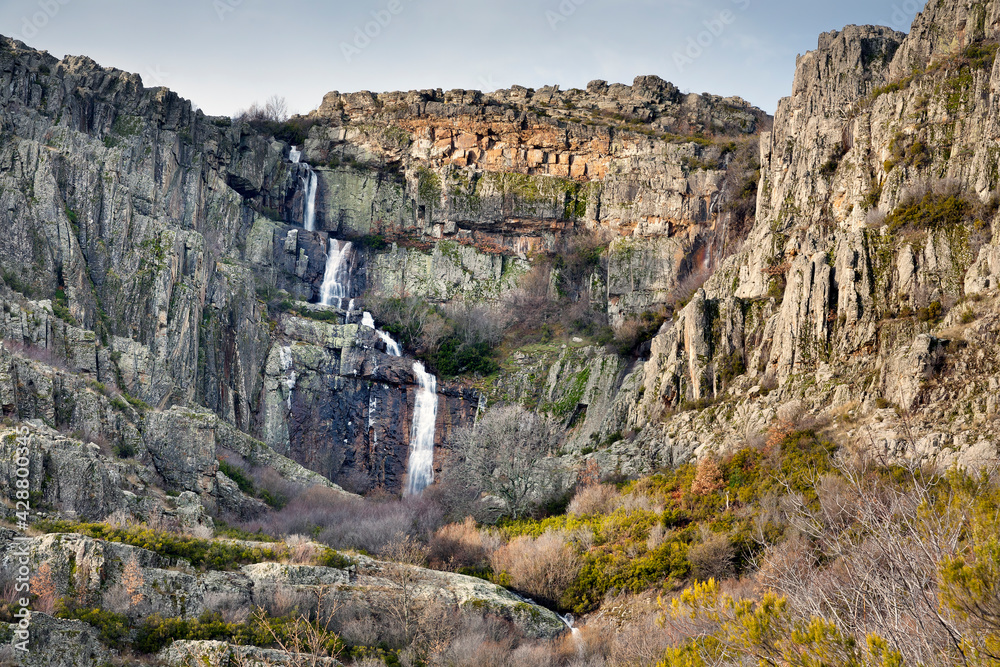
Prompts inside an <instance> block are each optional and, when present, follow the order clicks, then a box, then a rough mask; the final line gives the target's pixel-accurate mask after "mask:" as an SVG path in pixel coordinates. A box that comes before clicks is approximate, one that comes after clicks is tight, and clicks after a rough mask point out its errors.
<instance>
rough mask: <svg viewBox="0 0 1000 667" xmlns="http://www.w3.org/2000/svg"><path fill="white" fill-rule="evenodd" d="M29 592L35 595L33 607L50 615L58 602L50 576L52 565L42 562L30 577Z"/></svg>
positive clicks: (56, 592) (53, 582) (57, 595)
mask: <svg viewBox="0 0 1000 667" xmlns="http://www.w3.org/2000/svg"><path fill="white" fill-rule="evenodd" d="M30 584H31V593H32V594H33V595H35V596H37V598H36V600H35V603H34V609H35V611H39V612H41V613H43V614H48V615H50V616H51V615H52V614H53V613H54V612H55V610H56V606H57V605H58V603H59V592H58V590H56V582H55V580H54V579H53V578H52V566H51V565H49V564H48V563H42V565H41V567H39V568H38V571H37V572H35V574H34V575H33V576H32V577H31V581H30Z"/></svg>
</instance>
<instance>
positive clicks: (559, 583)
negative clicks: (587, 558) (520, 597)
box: [490, 533, 582, 606]
mask: <svg viewBox="0 0 1000 667" xmlns="http://www.w3.org/2000/svg"><path fill="white" fill-rule="evenodd" d="M490 564H491V565H492V567H493V571H494V572H496V573H497V574H498V575H499V574H501V573H504V576H506V577H507V578H508V579H509V581H510V586H511V587H512V588H514V589H515V590H518V591H521V592H522V593H525V594H527V595H529V596H530V597H532V598H534V599H536V600H539V601H541V602H543V603H547V604H549V605H551V606H557V605H558V604H559V601H560V599H561V598H562V596H563V593H565V592H566V589H567V588H569V585H570V584H571V583H572V582H573V580H574V579H575V578H576V575H577V573H578V572H579V571H580V567H581V565H582V561H581V560H580V557H579V555H577V553H576V552H575V551H574V550H573V549H572V547H571V546H570V545H569V544H567V542H566V540H565V539H563V537H562V536H561V535H558V534H556V533H545V534H544V535H542V536H540V537H538V538H531V537H529V536H527V535H522V536H521V537H517V538H514V539H513V540H511V542H510V543H509V544H507V545H506V546H505V547H502V548H500V549H498V550H497V551H495V552H494V553H493V555H492V556H491V558H490Z"/></svg>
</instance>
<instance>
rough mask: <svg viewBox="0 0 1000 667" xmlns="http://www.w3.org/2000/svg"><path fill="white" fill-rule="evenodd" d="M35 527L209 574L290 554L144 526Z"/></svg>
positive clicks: (70, 524)
mask: <svg viewBox="0 0 1000 667" xmlns="http://www.w3.org/2000/svg"><path fill="white" fill-rule="evenodd" d="M35 527H36V528H38V529H39V530H41V531H44V532H46V533H79V534H81V535H87V536H89V537H92V538H94V539H97V540H106V541H108V542H119V543H121V544H130V545H132V546H134V547H139V548H140V549H147V550H149V551H153V552H155V553H158V554H160V555H161V556H164V557H166V558H173V559H179V558H183V559H185V560H187V561H189V562H190V563H191V565H193V566H195V567H204V568H207V569H210V570H236V569H239V568H240V567H241V566H243V565H251V564H255V563H263V562H267V561H277V560H281V559H282V558H283V557H284V556H285V555H286V554H287V551H288V550H287V548H286V547H284V546H283V545H282V546H275V547H259V546H252V547H251V546H245V545H242V544H232V543H228V542H217V541H212V540H202V539H198V538H194V537H187V536H183V535H174V534H172V533H166V532H162V531H156V530H152V529H150V528H145V527H142V526H131V527H127V528H114V527H112V526H108V525H107V524H103V523H74V522H72V521H40V522H38V523H37V524H35Z"/></svg>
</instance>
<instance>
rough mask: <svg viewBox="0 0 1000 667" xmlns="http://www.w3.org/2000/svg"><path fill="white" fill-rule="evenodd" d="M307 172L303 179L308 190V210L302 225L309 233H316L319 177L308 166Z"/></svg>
mask: <svg viewBox="0 0 1000 667" xmlns="http://www.w3.org/2000/svg"><path fill="white" fill-rule="evenodd" d="M306 169H307V172H306V174H305V175H304V176H303V177H302V179H303V184H304V185H305V188H306V210H305V215H304V216H303V220H302V225H303V226H304V227H305V228H306V231H307V232H315V231H316V192H317V191H318V190H319V177H318V176H317V175H316V172H315V171H313V169H312V167H310V166H309V165H306Z"/></svg>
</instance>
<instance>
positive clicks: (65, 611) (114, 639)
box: [56, 607, 131, 650]
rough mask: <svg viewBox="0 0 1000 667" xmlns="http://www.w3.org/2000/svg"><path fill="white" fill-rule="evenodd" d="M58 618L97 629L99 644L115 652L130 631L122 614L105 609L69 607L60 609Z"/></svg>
mask: <svg viewBox="0 0 1000 667" xmlns="http://www.w3.org/2000/svg"><path fill="white" fill-rule="evenodd" d="M56 616H57V617H58V618H65V619H68V620H74V621H83V622H84V623H87V624H88V625H91V626H93V627H94V628H96V629H97V631H98V635H99V636H100V638H101V643H102V644H104V645H105V646H109V647H111V648H113V649H116V650H121V649H122V648H124V647H125V646H126V644H127V642H128V637H129V632H130V630H131V627H130V624H129V620H128V618H127V617H126V616H124V615H123V614H115V613H113V612H110V611H107V610H105V609H96V608H93V609H91V608H86V607H70V608H66V607H64V608H62V609H60V610H59V612H58V613H57V614H56Z"/></svg>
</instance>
